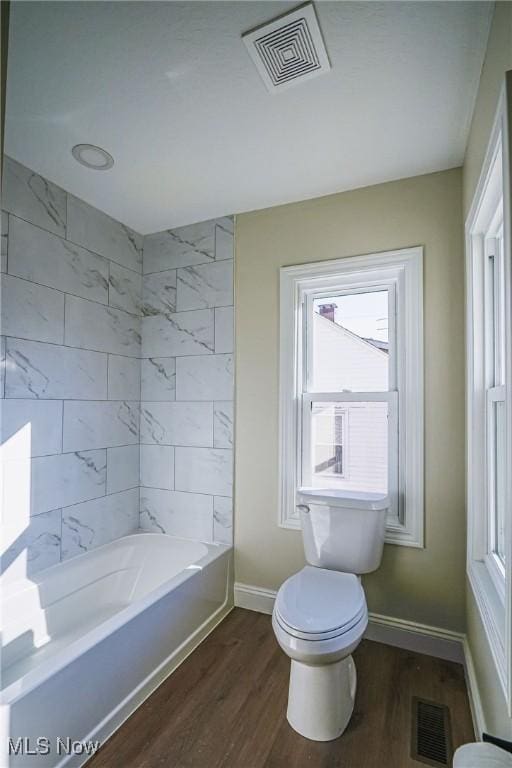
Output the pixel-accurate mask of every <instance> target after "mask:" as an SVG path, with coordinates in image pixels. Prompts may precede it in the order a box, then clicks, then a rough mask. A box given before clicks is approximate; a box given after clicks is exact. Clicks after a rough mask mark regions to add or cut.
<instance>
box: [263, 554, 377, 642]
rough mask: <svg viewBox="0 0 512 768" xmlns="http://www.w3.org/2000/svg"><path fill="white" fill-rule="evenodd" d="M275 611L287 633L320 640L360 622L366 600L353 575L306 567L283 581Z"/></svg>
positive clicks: (364, 612) (364, 614)
mask: <svg viewBox="0 0 512 768" xmlns="http://www.w3.org/2000/svg"><path fill="white" fill-rule="evenodd" d="M275 611H276V617H277V619H278V621H279V623H280V624H281V625H282V626H283V627H284V628H285V629H286V631H288V632H289V633H290V634H292V635H296V636H298V637H306V638H308V639H312V640H321V639H324V638H325V637H326V636H329V637H335V636H337V635H340V634H342V633H343V632H347V631H348V630H349V629H351V628H352V627H353V626H354V625H355V624H357V622H359V621H361V619H362V618H363V617H365V616H366V600H365V596H364V592H363V588H362V587H361V584H360V583H359V580H358V578H357V577H356V576H354V574H352V573H338V572H337V571H328V570H325V569H324V568H314V567H313V566H310V565H307V566H306V567H305V568H303V569H302V571H299V573H296V574H295V575H294V576H291V577H290V578H289V579H287V581H285V582H284V584H283V585H282V587H281V589H280V590H279V592H278V593H277V598H276V605H275Z"/></svg>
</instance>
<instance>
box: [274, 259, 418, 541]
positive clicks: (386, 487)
mask: <svg viewBox="0 0 512 768" xmlns="http://www.w3.org/2000/svg"><path fill="white" fill-rule="evenodd" d="M422 350H423V331H422V249H421V248H412V249H407V250H403V251H394V252H390V253H379V254H375V255H370V256H357V257H353V258H346V259H340V260H338V261H333V262H327V263H325V262H324V263H319V264H310V265H306V266H300V267H285V268H283V269H282V270H281V382H280V391H281V403H280V407H281V434H280V469H281V508H280V525H282V526H283V527H287V528H298V527H300V521H299V517H298V515H297V511H296V505H297V491H298V490H299V489H300V488H315V489H316V491H317V492H319V493H321V491H322V490H326V491H330V490H332V489H339V490H341V491H343V490H346V491H363V492H365V491H366V492H374V493H382V494H387V495H388V496H389V498H390V510H389V516H388V525H387V536H386V540H387V541H389V542H393V543H399V544H408V545H410V546H422V545H423V381H422V370H423V351H422ZM406 446H407V450H406Z"/></svg>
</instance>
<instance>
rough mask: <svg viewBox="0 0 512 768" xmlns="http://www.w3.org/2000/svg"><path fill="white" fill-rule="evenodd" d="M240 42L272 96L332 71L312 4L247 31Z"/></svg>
mask: <svg viewBox="0 0 512 768" xmlns="http://www.w3.org/2000/svg"><path fill="white" fill-rule="evenodd" d="M242 39H243V41H244V43H245V45H246V46H247V50H248V51H249V55H250V57H251V59H252V60H253V62H254V63H255V65H256V68H257V70H258V72H259V73H260V76H261V78H262V80H263V82H264V83H265V85H266V87H267V89H268V90H269V91H270V92H271V93H275V92H276V91H278V90H282V89H284V88H286V87H288V86H290V85H295V84H296V83H297V82H303V81H304V80H309V79H310V78H312V77H316V76H317V75H321V74H322V73H324V72H328V71H329V70H330V68H331V67H330V64H329V58H328V56H327V51H326V49H325V44H324V41H323V38H322V33H321V31H320V27H319V24H318V19H317V17H316V13H315V9H314V7H313V4H312V3H307V4H306V5H302V6H300V7H299V8H296V9H295V10H294V11H291V12H290V13H286V14H284V15H283V16H279V18H277V19H274V20H273V21H271V22H269V23H268V24H264V25H263V26H260V27H257V28H256V29H252V30H250V31H249V32H246V33H245V34H244V35H242Z"/></svg>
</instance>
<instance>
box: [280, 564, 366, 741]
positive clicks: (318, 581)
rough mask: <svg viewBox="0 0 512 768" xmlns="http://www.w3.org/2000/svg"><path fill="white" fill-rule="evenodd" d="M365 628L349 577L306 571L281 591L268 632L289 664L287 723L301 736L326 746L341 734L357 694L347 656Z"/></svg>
mask: <svg viewBox="0 0 512 768" xmlns="http://www.w3.org/2000/svg"><path fill="white" fill-rule="evenodd" d="M367 624H368V611H367V608H366V600H365V596H364V592H363V589H362V587H361V584H360V582H359V580H358V579H357V577H356V576H354V575H353V574H348V573H338V572H336V571H329V570H326V569H323V568H315V567H312V566H306V567H305V568H303V569H302V571H299V573H296V574H295V575H294V576H291V577H290V578H289V579H288V580H287V581H286V582H285V583H284V584H283V585H282V587H281V589H280V590H279V593H278V595H277V598H276V602H275V606H274V611H273V615H272V626H273V629H274V632H275V635H276V638H277V641H278V643H279V645H280V646H281V648H282V650H283V651H284V652H285V653H286V654H287V656H289V657H290V659H291V669H290V693H289V696H288V711H287V718H288V722H289V723H290V725H291V726H292V728H294V730H296V731H297V732H298V733H300V734H302V736H305V737H306V738H308V739H313V740H314V741H330V740H332V739H336V738H337V737H338V736H340V735H341V734H342V733H343V731H344V730H345V728H346V726H347V724H348V722H349V720H350V717H351V715H352V710H353V708H354V699H355V693H356V671H355V665H354V662H353V659H352V656H351V655H350V654H351V653H352V651H353V650H354V649H355V648H356V647H357V645H358V644H359V642H360V640H361V638H362V636H363V634H364V632H365V629H366V626H367Z"/></svg>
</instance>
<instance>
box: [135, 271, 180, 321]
mask: <svg viewBox="0 0 512 768" xmlns="http://www.w3.org/2000/svg"><path fill="white" fill-rule="evenodd" d="M142 285H143V289H142V296H143V300H142V314H143V315H145V316H150V315H160V314H166V315H170V314H172V313H173V312H176V270H175V269H168V270H166V271H165V272H156V273H155V274H151V275H144V278H143V283H142Z"/></svg>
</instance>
